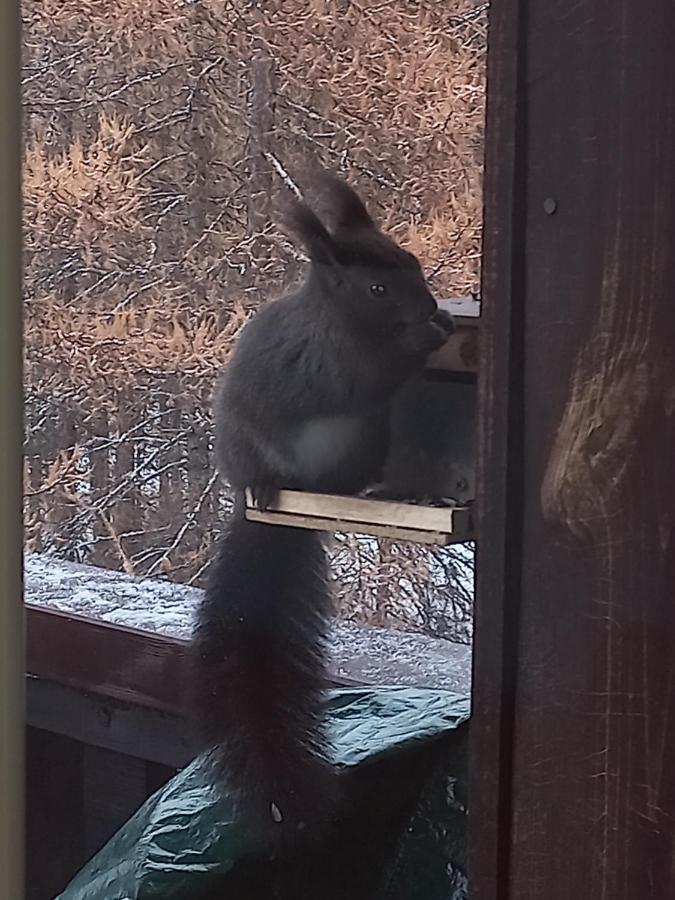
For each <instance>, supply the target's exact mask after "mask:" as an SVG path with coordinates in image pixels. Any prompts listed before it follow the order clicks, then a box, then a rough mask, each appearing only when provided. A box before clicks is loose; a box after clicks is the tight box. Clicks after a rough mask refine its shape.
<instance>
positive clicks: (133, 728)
mask: <svg viewBox="0 0 675 900" xmlns="http://www.w3.org/2000/svg"><path fill="white" fill-rule="evenodd" d="M26 695H27V696H26V700H27V704H26V705H27V708H26V719H27V721H28V724H29V725H30V726H32V727H35V728H39V729H41V730H42V731H48V732H50V733H51V734H61V735H64V736H66V737H70V738H74V739H75V740H77V741H79V742H80V743H83V744H88V745H89V746H92V747H102V748H104V749H106V750H112V751H114V752H116V753H120V754H124V755H126V756H133V757H137V758H138V759H143V760H146V761H148V762H149V763H153V764H157V765H159V766H162V767H172V768H178V767H180V766H184V765H187V763H188V762H189V761H190V760H191V759H192V758H193V757H194V755H195V753H196V752H197V748H198V742H197V740H196V734H195V731H194V729H192V728H191V727H190V723H189V722H188V721H187V718H186V716H185V715H184V714H183V715H180V714H178V713H169V712H166V711H164V710H156V709H152V708H150V707H149V706H147V705H146V706H139V705H135V704H133V703H128V702H122V701H119V700H115V699H113V698H112V697H109V696H106V695H105V694H101V693H94V692H91V691H87V690H85V689H84V688H83V687H80V686H77V687H76V686H73V685H72V684H71V685H68V686H66V685H63V684H59V683H58V682H56V681H47V680H46V679H42V678H36V677H34V676H31V677H29V678H28V679H27V685H26Z"/></svg>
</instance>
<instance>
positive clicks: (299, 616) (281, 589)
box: [194, 498, 334, 838]
mask: <svg viewBox="0 0 675 900" xmlns="http://www.w3.org/2000/svg"><path fill="white" fill-rule="evenodd" d="M330 605H331V601H330V591H329V587H328V578H327V561H326V555H325V551H324V547H323V544H322V541H321V537H320V535H319V534H318V533H317V532H314V531H308V530H305V529H300V528H289V527H286V526H275V525H266V524H262V523H257V522H250V521H248V520H247V519H246V518H245V510H244V502H243V498H241V499H239V498H238V499H237V502H236V504H235V509H234V512H233V515H232V517H231V519H230V522H229V523H228V525H227V527H226V529H225V531H224V533H223V535H222V536H221V539H220V544H219V547H218V553H217V557H216V559H215V560H214V562H213V564H212V569H211V574H210V579H209V584H208V587H207V589H206V593H205V597H204V600H203V603H202V606H201V608H200V611H199V615H198V621H197V630H196V634H195V639H194V652H195V656H194V666H195V671H194V678H195V688H196V703H197V704H198V711H199V713H200V718H201V724H202V727H203V731H204V737H205V738H206V739H207V740H208V742H209V745H210V746H212V745H215V746H217V747H218V750H217V751H216V752H217V754H218V768H219V769H220V775H221V777H222V787H223V790H224V792H225V793H226V794H227V795H228V796H231V797H232V798H233V799H234V800H235V802H236V803H237V809H238V813H239V815H240V816H241V817H242V818H243V819H244V820H246V821H247V822H250V823H253V824H254V827H260V828H261V829H262V831H263V832H267V829H268V828H269V830H270V832H271V833H272V834H273V835H277V836H281V834H283V835H284V836H289V835H290V834H294V833H296V832H297V831H298V830H300V831H304V832H305V834H312V833H313V832H314V831H315V830H322V829H321V826H322V825H325V824H327V823H328V821H329V820H330V819H331V818H332V809H331V808H332V804H333V783H334V778H333V776H332V772H331V769H330V766H329V764H328V763H327V761H326V759H325V755H324V751H325V739H324V731H323V723H322V709H321V705H322V699H323V693H324V690H325V686H326V672H325V638H326V631H327V626H328V620H329V614H330ZM263 836H264V835H261V838H262V837H263Z"/></svg>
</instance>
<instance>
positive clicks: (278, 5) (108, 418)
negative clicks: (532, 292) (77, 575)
mask: <svg viewBox="0 0 675 900" xmlns="http://www.w3.org/2000/svg"><path fill="white" fill-rule="evenodd" d="M486 8H487V4H478V3H477V2H476V0H456V2H454V3H452V4H444V3H438V2H435V0H389V2H378V0H362V2H354V0H330V2H329V0H310V2H299V0H271V2H268V3H265V4H259V3H256V2H250V0H249V2H246V0H244V2H239V0H200V2H187V0H146V2H144V3H139V2H137V0H77V2H75V0H58V2H57V0H26V2H25V3H24V4H23V15H24V44H25V47H24V105H25V128H26V134H25V138H26V151H25V166H24V197H25V240H26V254H25V294H26V310H27V316H26V379H27V435H26V491H27V500H26V520H27V543H28V546H29V547H30V548H36V549H43V550H50V551H54V552H58V553H61V554H65V555H67V556H69V557H70V558H75V559H80V560H83V561H88V562H93V563H97V564H103V565H112V566H120V567H123V568H125V569H126V570H128V571H134V572H138V573H145V572H149V571H150V572H163V573H167V574H169V575H171V577H176V578H180V579H183V580H189V581H193V582H199V580H200V579H201V575H202V572H203V569H204V565H205V561H206V558H207V554H206V549H207V547H208V545H209V543H210V541H211V539H212V536H213V532H214V530H215V528H216V527H217V521H218V517H219V516H220V515H222V510H223V507H224V505H226V504H227V497H226V496H223V495H222V492H221V491H220V489H219V487H218V485H217V483H216V482H215V479H214V478H213V475H212V465H211V461H210V447H211V421H210V414H209V406H210V395H211V392H212V388H213V382H214V378H215V376H216V373H217V371H218V369H219V368H220V366H221V365H222V364H223V362H224V360H225V359H226V357H227V353H228V350H229V348H230V346H231V343H232V340H233V338H234V337H235V335H236V332H237V330H238V328H239V327H240V326H241V324H242V322H243V321H244V320H245V317H246V315H247V314H248V313H249V312H250V311H251V310H252V309H253V308H255V306H256V305H257V304H259V303H260V302H264V301H266V300H269V299H272V298H273V297H274V295H275V294H277V293H278V292H279V291H280V290H281V288H282V286H283V284H284V283H286V282H287V281H288V279H290V278H294V277H296V276H297V274H298V271H299V268H300V266H301V259H300V258H299V255H298V253H297V251H296V249H295V248H294V247H293V245H292V244H291V243H290V242H289V241H288V239H287V238H286V237H285V235H284V234H283V233H282V232H281V231H280V230H279V228H278V227H277V226H276V224H275V211H276V210H277V209H278V208H279V206H280V205H281V204H282V203H283V200H284V197H285V196H286V195H287V194H288V192H289V191H290V190H292V189H296V188H299V189H300V190H302V189H303V187H304V186H305V185H306V183H307V172H308V171H310V170H311V167H312V166H314V165H316V164H317V163H322V164H326V165H329V166H331V167H332V168H335V169H339V170H340V171H341V172H343V173H344V174H345V175H346V176H347V177H348V178H349V179H350V181H352V182H353V183H354V184H355V185H356V186H357V187H358V188H359V189H360V190H361V191H362V192H363V194H364V195H365V196H366V197H367V198H368V200H369V202H370V203H371V205H372V207H373V209H374V211H375V212H376V213H377V214H378V215H379V216H380V217H381V220H382V221H383V222H384V224H385V226H386V227H388V228H389V229H390V230H391V231H392V232H393V233H394V234H395V235H396V236H397V237H398V238H399V240H401V242H402V243H404V244H406V245H407V246H408V247H409V248H410V249H412V250H413V251H414V252H415V253H416V254H417V255H418V256H419V257H420V259H421V260H422V262H423V264H424V266H425V269H426V271H427V273H428V275H429V278H430V280H431V282H432V284H433V286H434V288H435V290H436V292H437V293H438V294H440V295H444V296H450V295H453V294H463V293H466V292H467V291H469V290H472V289H475V288H476V286H477V284H478V277H479V272H478V265H479V256H480V227H481V201H482V198H481V169H482V145H483V139H482V138H483V136H482V124H483V100H484V61H485V60H484V56H485V24H486V22H485V20H486ZM359 547H360V548H359V549H358V550H357V543H355V542H354V539H353V538H350V537H345V538H344V539H343V540H342V542H341V543H340V546H339V551H338V559H339V561H340V566H341V570H342V571H343V573H344V574H345V578H344V579H343V581H342V585H341V589H340V592H339V595H340V599H341V608H342V612H343V614H345V615H350V616H355V617H357V618H361V619H363V620H368V621H374V622H378V623H383V624H390V625H395V626H403V627H415V628H423V629H425V630H427V631H432V632H434V633H448V634H454V633H465V631H466V619H467V614H468V610H469V607H470V596H469V594H468V593H467V592H466V590H465V589H464V588H462V587H461V585H460V583H459V581H458V578H457V576H458V575H459V574H462V573H461V572H460V569H461V567H462V566H464V565H465V563H464V561H463V560H462V558H461V557H458V556H457V555H456V554H454V555H453V553H452V552H450V553H446V554H444V555H443V554H440V555H438V554H437V555H436V556H434V555H429V554H425V553H423V552H422V553H421V552H420V550H419V548H400V547H399V548H397V547H394V546H389V545H386V544H383V543H378V542H368V543H366V544H363V543H361V545H359ZM434 560H436V562H435V561H434ZM437 565H440V566H441V570H438V571H437V570H435V569H434V567H435V566H437ZM453 567H455V568H453ZM432 570H434V571H432ZM439 571H440V572H441V574H440V575H439ZM434 572H435V574H434ZM384 573H386V577H385V575H384ZM392 583H394V584H397V583H398V585H399V587H400V590H398V591H397V592H392V591H391V584H392ZM387 585H389V588H388V590H385V588H386V586H387ZM394 593H396V596H394ZM446 606H447V610H448V611H446V612H440V613H439V612H438V610H439V609H440V608H441V607H443V609H445V608H446ZM413 608H414V614H412V615H411V612H410V611H411V609H413Z"/></svg>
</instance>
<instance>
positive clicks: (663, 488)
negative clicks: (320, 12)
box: [470, 0, 675, 900]
mask: <svg viewBox="0 0 675 900" xmlns="http://www.w3.org/2000/svg"><path fill="white" fill-rule="evenodd" d="M673 34H675V4H673V3H672V0H650V2H649V3H639V4H638V3H635V2H632V0H612V2H606V0H602V2H601V0H580V2H577V3H574V4H570V3H568V2H567V0H549V2H547V3H542V2H540V3H534V2H532V0H530V2H526V0H502V2H500V3H494V4H493V12H492V23H491V42H490V56H491V59H490V63H489V87H488V91H489V97H488V107H489V112H488V152H487V159H488V167H489V168H488V173H487V183H486V243H485V284H484V324H483V328H484V330H485V331H486V333H487V336H486V341H485V346H484V360H483V363H482V366H483V367H482V397H483V407H482V410H483V426H482V439H481V472H482V500H481V504H480V507H481V521H480V532H479V541H480V544H479V547H480V550H479V576H478V602H477V607H478V609H477V623H476V645H475V659H476V663H475V685H474V727H473V734H472V740H473V751H472V767H473V793H472V805H471V832H472V833H471V853H470V856H471V880H472V900H497V898H499V900H505V898H508V900H512V898H518V900H526V898H527V900H570V898H580V900H581V898H584V900H585V898H589V900H643V898H653V900H667V898H671V897H675V764H674V763H673V760H675V51H674V50H673V44H672V41H673Z"/></svg>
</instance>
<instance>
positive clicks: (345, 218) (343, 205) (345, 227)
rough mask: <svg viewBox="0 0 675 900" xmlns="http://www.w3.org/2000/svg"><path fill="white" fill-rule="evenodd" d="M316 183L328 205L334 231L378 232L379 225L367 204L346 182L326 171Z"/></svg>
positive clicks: (318, 177)
mask: <svg viewBox="0 0 675 900" xmlns="http://www.w3.org/2000/svg"><path fill="white" fill-rule="evenodd" d="M316 181H317V184H318V187H319V188H320V189H321V192H322V194H323V195H324V197H325V199H326V202H327V204H328V210H329V213H330V220H331V221H330V224H331V226H332V230H334V231H335V232H339V231H352V230H353V229H358V228H361V229H365V228H368V229H372V230H377V225H376V224H375V222H374V221H373V219H372V218H371V216H370V213H369V212H368V210H367V209H366V207H365V204H364V203H363V201H362V200H361V198H360V197H359V195H358V194H357V193H356V191H354V190H352V188H350V187H349V185H348V184H347V182H346V181H343V180H342V179H341V178H339V177H338V176H337V175H335V174H334V173H332V172H326V171H324V172H321V173H319V174H318V175H317V176H316Z"/></svg>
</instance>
